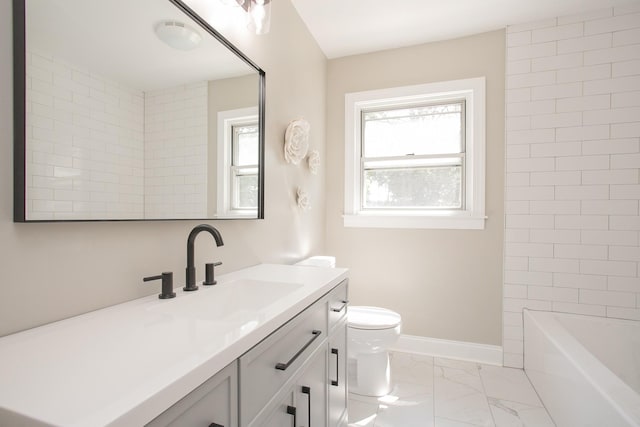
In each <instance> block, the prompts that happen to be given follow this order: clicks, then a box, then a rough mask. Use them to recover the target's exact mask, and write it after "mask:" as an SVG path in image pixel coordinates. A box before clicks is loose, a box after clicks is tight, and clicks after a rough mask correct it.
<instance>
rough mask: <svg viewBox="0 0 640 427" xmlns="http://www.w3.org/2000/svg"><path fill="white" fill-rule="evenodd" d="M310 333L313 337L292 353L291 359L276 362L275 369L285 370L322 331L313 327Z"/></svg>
mask: <svg viewBox="0 0 640 427" xmlns="http://www.w3.org/2000/svg"><path fill="white" fill-rule="evenodd" d="M311 333H312V334H313V337H312V338H311V339H310V340H309V341H308V342H307V343H306V344H305V345H304V346H303V347H302V348H301V349H300V350H298V352H297V353H296V354H294V355H293V357H292V358H291V360H289V361H288V362H287V363H278V364H277V365H276V369H278V370H280V371H286V370H287V368H288V367H289V366H291V364H292V363H293V362H295V361H296V359H297V358H298V357H299V356H300V355H301V354H302V353H303V352H304V351H305V350H306V349H307V347H309V346H310V345H311V343H312V342H314V341H315V340H316V338H318V337H319V336H320V334H321V333H322V331H318V330H315V329H314V330H313V331H312V332H311Z"/></svg>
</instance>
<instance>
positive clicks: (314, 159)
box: [307, 150, 320, 175]
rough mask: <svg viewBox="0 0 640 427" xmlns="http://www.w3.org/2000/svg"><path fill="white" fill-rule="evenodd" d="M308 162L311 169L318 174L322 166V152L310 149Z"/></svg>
mask: <svg viewBox="0 0 640 427" xmlns="http://www.w3.org/2000/svg"><path fill="white" fill-rule="evenodd" d="M307 163H308V164H309V171H311V173H312V174H314V175H318V169H319V168H320V152H318V150H311V151H309V156H308V157H307Z"/></svg>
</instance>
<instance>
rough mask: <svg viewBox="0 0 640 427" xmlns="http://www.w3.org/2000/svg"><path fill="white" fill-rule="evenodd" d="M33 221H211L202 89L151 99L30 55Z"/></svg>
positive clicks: (189, 87)
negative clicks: (206, 218) (178, 219)
mask: <svg viewBox="0 0 640 427" xmlns="http://www.w3.org/2000/svg"><path fill="white" fill-rule="evenodd" d="M26 95H27V113H28V114H27V129H26V130H27V141H28V143H27V147H28V149H27V153H26V154H27V177H26V178H27V194H28V200H27V203H28V206H27V211H28V212H29V219H34V220H41V219H99V218H107V219H123V218H126V219H142V218H145V217H146V218H150V217H151V218H176V217H181V218H186V217H191V218H205V217H207V114H208V112H207V111H208V108H207V103H208V87H207V83H206V82H199V83H194V84H189V85H183V86H177V87H173V88H169V89H163V90H156V91H147V92H143V91H141V90H135V89H130V88H127V87H125V86H123V85H121V84H119V83H117V82H115V81H112V80H109V79H107V78H105V77H103V76H100V75H97V74H95V73H93V72H91V71H90V70H85V69H82V68H80V67H78V66H75V65H72V64H69V63H67V62H65V61H63V60H61V59H59V58H54V57H51V56H48V55H45V54H41V53H39V52H37V51H31V52H29V53H28V55H27V93H26Z"/></svg>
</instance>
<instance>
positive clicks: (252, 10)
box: [236, 0, 271, 34]
mask: <svg viewBox="0 0 640 427" xmlns="http://www.w3.org/2000/svg"><path fill="white" fill-rule="evenodd" d="M236 1H237V2H238V4H239V5H240V6H242V8H243V9H244V10H245V11H246V12H247V26H248V27H249V29H250V30H251V31H253V32H255V33H256V34H266V33H268V32H269V28H270V25H271V0H236Z"/></svg>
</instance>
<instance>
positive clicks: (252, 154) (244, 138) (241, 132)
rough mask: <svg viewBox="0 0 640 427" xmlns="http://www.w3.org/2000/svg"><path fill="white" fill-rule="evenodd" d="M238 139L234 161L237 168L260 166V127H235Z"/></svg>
mask: <svg viewBox="0 0 640 427" xmlns="http://www.w3.org/2000/svg"><path fill="white" fill-rule="evenodd" d="M233 132H234V135H235V137H236V140H235V143H234V144H233V148H234V150H235V153H234V156H233V160H234V163H233V164H234V165H236V166H246V165H257V164H258V126H257V125H250V126H234V127H233Z"/></svg>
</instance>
